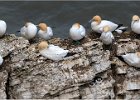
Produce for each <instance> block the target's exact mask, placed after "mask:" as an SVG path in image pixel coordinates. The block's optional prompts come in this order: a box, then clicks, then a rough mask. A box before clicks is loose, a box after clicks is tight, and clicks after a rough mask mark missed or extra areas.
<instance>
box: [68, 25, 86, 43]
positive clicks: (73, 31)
mask: <svg viewBox="0 0 140 100" xmlns="http://www.w3.org/2000/svg"><path fill="white" fill-rule="evenodd" d="M69 34H70V37H71V38H72V39H73V40H75V41H78V40H81V39H82V38H84V37H85V35H86V30H85V28H84V27H83V26H82V25H80V24H79V23H75V24H73V25H72V27H71V28H70V31H69Z"/></svg>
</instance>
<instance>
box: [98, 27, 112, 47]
mask: <svg viewBox="0 0 140 100" xmlns="http://www.w3.org/2000/svg"><path fill="white" fill-rule="evenodd" d="M113 39H114V36H113V34H112V32H110V27H109V26H105V27H104V28H103V32H102V34H101V36H100V40H101V41H102V42H103V43H104V44H106V45H109V44H111V43H112V42H113Z"/></svg>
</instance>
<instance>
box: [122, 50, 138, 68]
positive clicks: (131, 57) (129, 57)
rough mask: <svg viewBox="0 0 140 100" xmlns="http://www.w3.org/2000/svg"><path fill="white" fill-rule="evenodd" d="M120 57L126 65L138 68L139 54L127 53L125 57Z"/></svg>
mask: <svg viewBox="0 0 140 100" xmlns="http://www.w3.org/2000/svg"><path fill="white" fill-rule="evenodd" d="M122 57H123V59H124V61H125V62H126V63H127V64H128V65H130V66H134V67H140V52H136V53H127V54H125V55H122Z"/></svg>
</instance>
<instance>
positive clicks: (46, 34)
mask: <svg viewBox="0 0 140 100" xmlns="http://www.w3.org/2000/svg"><path fill="white" fill-rule="evenodd" d="M38 26H39V28H40V30H39V31H38V35H39V37H41V38H43V39H45V40H48V39H50V38H51V37H52V36H53V31H52V28H51V27H48V26H47V25H46V24H45V23H40V24H39V25H38Z"/></svg>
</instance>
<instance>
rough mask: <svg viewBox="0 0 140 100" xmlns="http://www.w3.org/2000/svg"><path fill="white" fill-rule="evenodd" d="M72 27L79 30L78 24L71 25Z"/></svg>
mask: <svg viewBox="0 0 140 100" xmlns="http://www.w3.org/2000/svg"><path fill="white" fill-rule="evenodd" d="M72 27H74V28H77V29H79V28H80V24H79V23H75V24H73V25H72Z"/></svg>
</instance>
